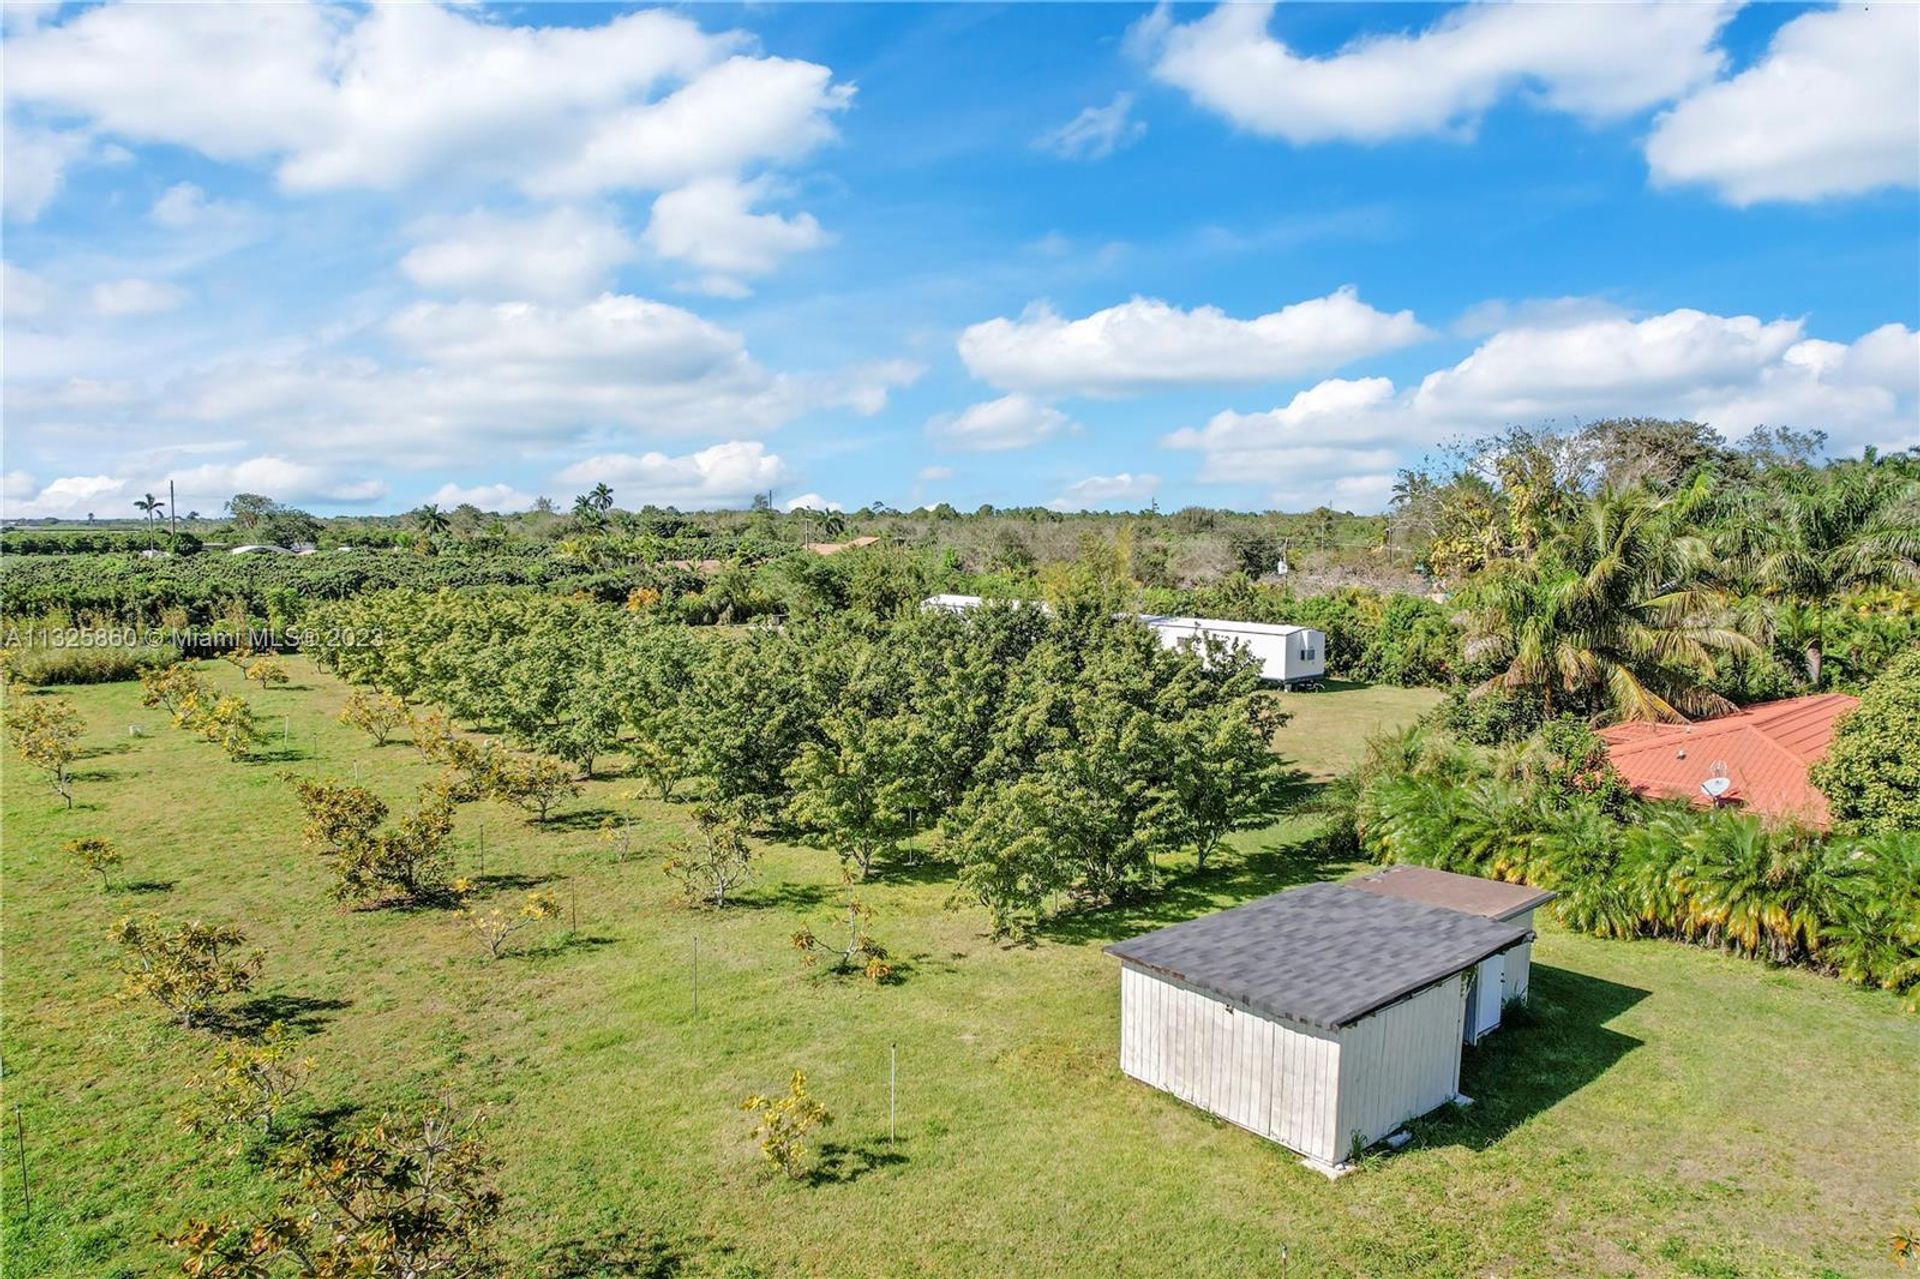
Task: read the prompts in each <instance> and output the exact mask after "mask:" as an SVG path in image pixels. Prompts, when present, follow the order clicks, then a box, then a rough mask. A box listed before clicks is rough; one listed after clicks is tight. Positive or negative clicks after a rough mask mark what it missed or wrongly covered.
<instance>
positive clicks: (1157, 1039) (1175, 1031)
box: [1120, 964, 1459, 1163]
mask: <svg viewBox="0 0 1920 1279" xmlns="http://www.w3.org/2000/svg"><path fill="white" fill-rule="evenodd" d="M1456 997H1457V996H1456ZM1454 1035H1455V1041H1456V1043H1457V1042H1458V1036H1459V1031H1458V1028H1457V1026H1456V1029H1455V1031H1454ZM1120 1069H1121V1070H1123V1071H1125V1072H1126V1073H1127V1074H1129V1075H1131V1076H1133V1077H1134V1078H1135V1079H1138V1080H1140V1081H1141V1082H1142V1083H1146V1084H1151V1085H1153V1086H1154V1087H1155V1088H1161V1089H1164V1090H1165V1091H1167V1092H1170V1093H1172V1094H1173V1095H1174V1096H1176V1097H1178V1098H1180V1100H1182V1101H1184V1102H1187V1103H1189V1104H1191V1105H1195V1106H1198V1107H1200V1108H1201V1109H1202V1110H1205V1111H1208V1112H1210V1113H1212V1114H1215V1115H1218V1116H1220V1117H1221V1118H1222V1119H1225V1120H1228V1121H1229V1122H1231V1123H1235V1124H1238V1125H1240V1126H1241V1127H1242V1128H1246V1129H1249V1130H1251V1131H1253V1132H1256V1133H1258V1134H1260V1135H1261V1136H1262V1137H1266V1138H1268V1139H1270V1140H1273V1141H1277V1142H1279V1143H1280V1144H1282V1145H1284V1146H1286V1147H1288V1148H1290V1149H1292V1150H1297V1151H1299V1152H1300V1153H1301V1154H1303V1155H1307V1156H1309V1157H1311V1158H1314V1159H1318V1160H1321V1161H1322V1162H1325V1163H1335V1162H1338V1161H1339V1160H1340V1159H1342V1158H1344V1157H1345V1155H1346V1149H1345V1145H1344V1143H1343V1141H1342V1139H1341V1136H1340V1134H1341V1128H1340V1125H1339V1123H1338V1113H1337V1112H1338V1109H1339V1097H1340V1041H1339V1039H1338V1038H1337V1037H1336V1036H1334V1035H1332V1034H1330V1033H1328V1032H1327V1031H1323V1030H1319V1029H1317V1028H1315V1027H1311V1026H1305V1025H1301V1024H1299V1023H1296V1022H1290V1021H1286V1020H1283V1019H1277V1018H1270V1017H1267V1016H1265V1015H1263V1014H1261V1013H1256V1012H1253V1011H1250V1010H1248V1009H1245V1008H1240V1007H1236V1006H1234V1005H1231V1004H1229V1003H1226V1002H1225V1001H1223V1000H1220V999H1217V998H1215V997H1214V996H1212V995H1207V994H1203V993H1201V992H1200V991H1197V990H1194V989H1193V988H1192V987H1190V986H1186V985H1184V984H1182V983H1180V982H1177V981H1174V980H1171V979H1169V978H1163V977H1159V976H1156V975H1154V974H1151V973H1147V972H1144V971H1142V970H1140V969H1138V968H1135V967H1133V966H1132V965H1130V964H1122V965H1121V968H1120Z"/></svg>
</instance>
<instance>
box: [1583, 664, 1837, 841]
mask: <svg viewBox="0 0 1920 1279" xmlns="http://www.w3.org/2000/svg"><path fill="white" fill-rule="evenodd" d="M1859 704H1860V700H1859V699H1858V698H1855V697H1848V696H1847V695H1846V694H1844V693H1821V694H1816V695H1814V696H1810V697H1789V698H1787V699H1786V700H1785V701H1780V702H1767V703H1764V704H1763V705H1760V706H1749V707H1748V708H1747V709H1746V710H1743V711H1740V712H1738V713H1736V714H1733V715H1723V716H1721V717H1720V718H1719V719H1709V720H1702V721H1700V722H1699V723H1697V724H1647V723H1629V724H1615V725H1614V726H1613V727H1611V728H1603V729H1601V730H1600V737H1601V739H1602V740H1603V741H1605V742H1606V743H1607V755H1608V758H1610V759H1611V760H1612V761H1613V766H1614V768H1616V769H1618V770H1619V772H1620V776H1621V777H1623V778H1624V779H1626V783H1627V785H1629V786H1631V787H1632V788H1633V790H1634V793H1635V794H1637V795H1643V796H1647V797H1650V798H1662V799H1684V800H1687V801H1689V802H1690V803H1693V804H1695V805H1697V806H1699V807H1705V806H1706V805H1707V804H1708V802H1709V801H1708V799H1707V797H1706V795H1705V793H1704V792H1702V791H1701V789H1700V783H1702V782H1704V781H1706V780H1707V776H1708V774H1709V771H1710V770H1711V769H1712V768H1713V766H1714V765H1715V764H1725V765H1726V771H1727V777H1728V779H1729V780H1730V781H1731V782H1732V783H1733V786H1732V789H1731V790H1729V791H1728V792H1727V793H1726V795H1725V796H1724V797H1723V799H1722V802H1724V803H1728V804H1738V805H1740V806H1742V807H1744V808H1747V809H1750V810H1752V811H1753V812H1756V813H1765V814H1767V815H1768V816H1770V817H1797V818H1800V819H1801V820H1803V821H1807V822H1811V823H1812V824H1814V825H1816V826H1821V827H1824V826H1826V825H1827V822H1828V812H1827V797H1826V796H1825V795H1822V794H1821V793H1820V790H1819V788H1818V787H1816V786H1815V785H1814V784H1813V783H1812V782H1811V781H1809V780H1808V779H1807V769H1808V768H1810V767H1811V766H1812V765H1813V763H1814V761H1816V760H1818V759H1819V758H1820V757H1821V756H1822V755H1824V754H1826V753H1827V746H1828V744H1829V743H1831V742H1832V741H1833V726H1834V721H1836V720H1838V719H1839V718H1840V717H1841V716H1842V715H1844V714H1846V713H1847V712H1848V711H1850V710H1852V709H1853V708H1854V707H1855V706H1858V705H1859Z"/></svg>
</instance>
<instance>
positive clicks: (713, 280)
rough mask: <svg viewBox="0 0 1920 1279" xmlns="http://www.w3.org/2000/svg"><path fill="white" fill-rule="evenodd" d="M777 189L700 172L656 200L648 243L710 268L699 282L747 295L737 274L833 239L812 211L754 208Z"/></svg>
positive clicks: (764, 269) (765, 182)
mask: <svg viewBox="0 0 1920 1279" xmlns="http://www.w3.org/2000/svg"><path fill="white" fill-rule="evenodd" d="M776 193H777V188H776V187H775V186H774V184H773V183H772V182H771V180H770V179H767V178H759V179H756V180H754V181H752V182H741V181H739V180H738V179H736V178H732V177H726V176H714V177H705V178H698V179H696V180H694V181H693V182H690V183H688V184H687V185H686V186H683V187H680V188H678V189H677V190H673V191H668V192H667V193H665V194H664V195H662V196H660V198H659V199H657V200H655V201H654V202H653V217H652V219H651V220H650V221H649V222H648V223H647V230H646V236H645V239H646V243H647V247H648V248H650V249H652V250H653V251H654V252H655V253H656V254H658V255H659V256H661V257H663V258H669V259H672V260H674V261H679V262H687V263H691V264H692V265H694V266H697V267H701V268H704V269H705V270H707V271H708V272H710V274H709V275H708V276H707V277H705V279H704V280H703V281H702V284H701V287H702V288H703V290H704V291H706V292H709V293H714V294H716V295H718V296H722V297H740V296H744V295H745V294H746V293H747V292H748V291H749V290H748V289H747V287H746V286H745V285H744V284H742V283H741V282H740V280H739V278H738V277H740V276H757V275H765V274H767V273H768V272H769V271H772V270H773V269H774V268H775V267H777V266H779V265H780V263H781V261H782V260H783V259H785V258H786V257H788V256H789V255H790V254H794V253H801V252H804V251H806V250H808V249H816V248H819V247H820V246H821V245H823V244H825V243H827V242H828V239H829V237H828V235H827V233H826V232H825V231H823V230H821V229H820V224H819V223H818V222H817V221H815V220H814V218H813V215H811V214H808V213H802V214H799V215H798V216H796V217H793V218H784V217H781V216H780V215H779V214H777V213H755V212H753V206H754V205H755V204H756V203H758V202H759V201H761V200H763V199H765V198H767V197H768V196H770V195H773V194H776Z"/></svg>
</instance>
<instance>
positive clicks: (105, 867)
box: [60, 835, 120, 893]
mask: <svg viewBox="0 0 1920 1279" xmlns="http://www.w3.org/2000/svg"><path fill="white" fill-rule="evenodd" d="M60 851H61V852H63V853H65V854H66V855H67V856H69V857H71V858H73V860H75V861H76V862H79V863H80V865H81V867H82V868H83V869H85V870H88V871H91V872H92V873H94V874H96V875H98V876H99V877H100V891H101V892H103V893H104V892H106V891H107V889H108V887H110V884H109V880H108V876H109V875H110V874H111V873H112V872H113V869H114V868H115V867H116V866H118V865H119V864H120V850H119V849H118V848H115V847H114V846H113V841H112V840H110V839H107V838H105V837H103V836H100V835H84V836H82V837H81V838H79V839H70V840H68V841H67V842H66V843H64V844H62V845H61V846H60Z"/></svg>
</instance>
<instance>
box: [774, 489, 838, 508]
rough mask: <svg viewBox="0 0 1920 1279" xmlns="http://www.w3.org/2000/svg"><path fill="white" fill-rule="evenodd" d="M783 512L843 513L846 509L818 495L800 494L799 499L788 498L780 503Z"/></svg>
mask: <svg viewBox="0 0 1920 1279" xmlns="http://www.w3.org/2000/svg"><path fill="white" fill-rule="evenodd" d="M780 509H781V510H783V511H844V510H846V509H847V508H846V507H844V506H842V505H840V503H838V502H829V501H828V500H827V499H826V498H824V497H821V496H820V495H819V494H818V493H802V494H801V495H800V496H799V497H790V498H788V499H787V500H786V501H784V502H782V503H780Z"/></svg>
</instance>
